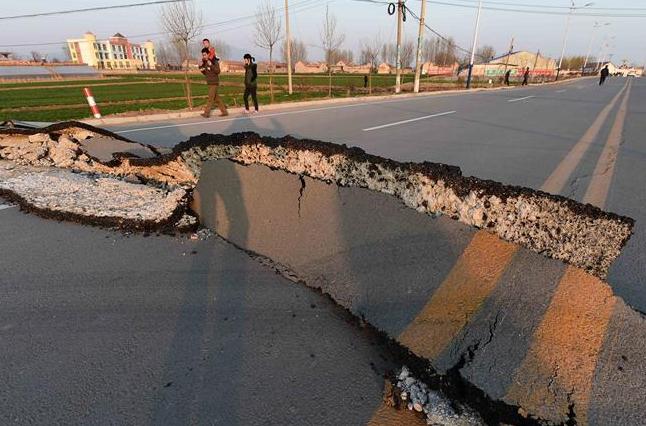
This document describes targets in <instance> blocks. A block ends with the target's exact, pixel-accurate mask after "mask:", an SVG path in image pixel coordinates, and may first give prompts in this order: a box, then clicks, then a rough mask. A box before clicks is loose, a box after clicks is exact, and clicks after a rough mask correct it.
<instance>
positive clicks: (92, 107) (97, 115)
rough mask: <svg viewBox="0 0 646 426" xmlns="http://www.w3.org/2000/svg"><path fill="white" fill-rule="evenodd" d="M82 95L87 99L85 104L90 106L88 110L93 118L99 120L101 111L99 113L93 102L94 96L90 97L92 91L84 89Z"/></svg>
mask: <svg viewBox="0 0 646 426" xmlns="http://www.w3.org/2000/svg"><path fill="white" fill-rule="evenodd" d="M83 94H84V95H85V98H86V99H87V103H88V105H89V106H90V110H91V111H92V114H94V118H101V111H99V107H98V105H97V104H96V101H95V100H94V96H92V91H91V90H90V88H89V87H84V88H83Z"/></svg>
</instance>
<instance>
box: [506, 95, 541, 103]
mask: <svg viewBox="0 0 646 426" xmlns="http://www.w3.org/2000/svg"><path fill="white" fill-rule="evenodd" d="M535 97H536V96H535V95H532V96H525V97H524V98H518V99H510V100H508V101H507V102H519V101H525V100H527V99H531V98H535Z"/></svg>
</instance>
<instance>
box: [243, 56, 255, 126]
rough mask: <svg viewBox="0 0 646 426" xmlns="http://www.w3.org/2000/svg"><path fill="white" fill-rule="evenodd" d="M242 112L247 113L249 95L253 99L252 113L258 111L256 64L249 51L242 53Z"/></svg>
mask: <svg viewBox="0 0 646 426" xmlns="http://www.w3.org/2000/svg"><path fill="white" fill-rule="evenodd" d="M243 58H244V112H245V114H249V96H251V99H252V100H253V106H254V110H253V113H254V114H255V113H257V112H258V93H257V91H258V65H257V64H256V63H255V60H256V58H254V57H253V56H251V55H250V54H249V53H245V55H244V57H243Z"/></svg>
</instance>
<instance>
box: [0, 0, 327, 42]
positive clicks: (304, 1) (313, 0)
mask: <svg viewBox="0 0 646 426" xmlns="http://www.w3.org/2000/svg"><path fill="white" fill-rule="evenodd" d="M173 1H174V2H177V1H186V0H173ZM166 2H168V1H166ZM148 4H152V3H148ZM321 5H322V4H321V3H320V1H319V0H301V1H300V2H298V3H296V4H295V5H294V6H293V7H292V9H293V12H292V14H295V13H300V12H304V11H306V10H310V9H314V8H316V7H319V6H321ZM282 9H283V8H282V7H280V8H276V10H277V11H280V10H282ZM255 18H256V15H255V14H254V15H246V16H239V17H236V18H231V19H226V20H223V21H218V22H212V23H209V24H206V25H204V26H203V28H217V29H218V31H219V32H226V31H232V30H236V29H240V28H244V27H248V26H250V25H253V24H254V22H250V23H246V24H242V25H238V26H234V27H230V28H224V27H227V26H228V25H231V24H233V23H237V22H243V21H245V20H250V19H255ZM167 34H168V33H167V32H155V33H146V34H135V35H131V36H128V39H136V38H141V37H154V36H162V35H167ZM65 44H67V41H59V42H48V43H17V44H0V47H2V48H8V47H34V46H59V45H65Z"/></svg>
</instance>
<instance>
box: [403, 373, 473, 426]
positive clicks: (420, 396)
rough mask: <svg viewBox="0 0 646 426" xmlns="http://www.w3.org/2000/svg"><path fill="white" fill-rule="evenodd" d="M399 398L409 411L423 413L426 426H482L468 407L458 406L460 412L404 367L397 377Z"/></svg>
mask: <svg viewBox="0 0 646 426" xmlns="http://www.w3.org/2000/svg"><path fill="white" fill-rule="evenodd" d="M397 388H398V389H399V392H400V394H399V395H400V398H401V400H402V402H403V404H404V405H405V406H406V408H407V409H408V410H410V411H416V412H418V413H424V416H425V417H426V424H428V425H433V426H484V424H485V423H484V422H483V420H482V419H481V418H480V416H478V414H477V413H475V412H474V411H473V410H471V409H470V408H468V407H465V406H460V407H459V409H460V412H459V413H458V411H456V409H454V408H453V407H454V404H452V403H451V402H450V401H449V400H448V399H447V398H445V397H444V396H443V395H442V394H440V393H439V392H436V391H433V390H430V389H429V388H428V386H426V385H425V384H424V383H423V382H421V381H419V380H417V379H416V378H415V377H414V376H413V375H412V374H411V373H410V371H409V370H408V368H406V367H402V369H401V371H400V372H399V374H398V375H397Z"/></svg>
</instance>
